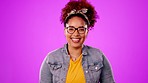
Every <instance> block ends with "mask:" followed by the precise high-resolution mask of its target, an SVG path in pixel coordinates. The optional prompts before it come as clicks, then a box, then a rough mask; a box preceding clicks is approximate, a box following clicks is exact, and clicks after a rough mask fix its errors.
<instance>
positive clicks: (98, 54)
mask: <svg viewBox="0 0 148 83" xmlns="http://www.w3.org/2000/svg"><path fill="white" fill-rule="evenodd" d="M85 46H86V48H87V53H88V55H90V57H92V59H93V60H100V61H102V60H103V56H104V54H103V52H102V51H101V50H100V49H99V48H95V47H92V46H88V45H85Z"/></svg>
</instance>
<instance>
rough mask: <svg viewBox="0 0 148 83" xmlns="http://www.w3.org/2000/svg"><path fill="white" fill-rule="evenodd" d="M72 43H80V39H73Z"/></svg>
mask: <svg viewBox="0 0 148 83" xmlns="http://www.w3.org/2000/svg"><path fill="white" fill-rule="evenodd" d="M72 41H73V42H74V43H78V42H79V41H80V39H77V38H72Z"/></svg>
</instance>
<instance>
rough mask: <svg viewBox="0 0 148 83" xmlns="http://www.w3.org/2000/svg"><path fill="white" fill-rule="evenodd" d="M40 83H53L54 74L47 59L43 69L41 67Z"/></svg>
mask: <svg viewBox="0 0 148 83" xmlns="http://www.w3.org/2000/svg"><path fill="white" fill-rule="evenodd" d="M39 81H40V83H53V82H52V74H51V72H50V69H49V65H48V62H47V59H46V58H45V60H44V61H43V63H42V66H41V69H40V80H39Z"/></svg>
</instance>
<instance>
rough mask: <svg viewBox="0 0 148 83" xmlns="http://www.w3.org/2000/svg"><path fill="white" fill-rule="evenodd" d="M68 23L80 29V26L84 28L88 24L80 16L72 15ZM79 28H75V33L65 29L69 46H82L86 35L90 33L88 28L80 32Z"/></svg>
mask: <svg viewBox="0 0 148 83" xmlns="http://www.w3.org/2000/svg"><path fill="white" fill-rule="evenodd" d="M67 25H68V26H70V27H73V28H77V29H78V28H79V31H81V29H80V28H84V26H86V23H85V21H84V20H83V19H82V18H80V17H77V16H75V17H72V18H70V19H69V21H68V22H67ZM79 31H78V30H75V31H74V33H68V29H65V30H64V33H65V36H66V40H67V42H68V46H69V47H72V48H80V47H82V45H83V43H84V41H85V39H86V36H87V34H88V30H87V29H86V30H85V32H84V33H79Z"/></svg>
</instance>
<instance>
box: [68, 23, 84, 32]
mask: <svg viewBox="0 0 148 83" xmlns="http://www.w3.org/2000/svg"><path fill="white" fill-rule="evenodd" d="M85 27H87V26H81V27H78V28H75V27H74V26H69V25H68V24H67V25H66V29H67V32H68V33H70V34H73V33H74V32H75V31H76V30H77V31H78V33H79V34H84V33H85V32H86V30H87V28H85Z"/></svg>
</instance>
